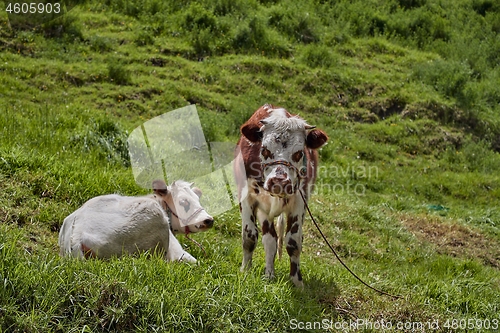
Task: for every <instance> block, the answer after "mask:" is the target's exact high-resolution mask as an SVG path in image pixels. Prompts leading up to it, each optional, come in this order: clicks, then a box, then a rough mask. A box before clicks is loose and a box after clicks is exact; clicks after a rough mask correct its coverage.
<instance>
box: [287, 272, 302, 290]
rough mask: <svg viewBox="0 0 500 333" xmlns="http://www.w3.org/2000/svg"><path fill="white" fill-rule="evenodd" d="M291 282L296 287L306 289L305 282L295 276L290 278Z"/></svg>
mask: <svg viewBox="0 0 500 333" xmlns="http://www.w3.org/2000/svg"><path fill="white" fill-rule="evenodd" d="M290 280H291V281H292V282H293V284H294V285H295V287H297V288H304V282H303V281H302V280H299V278H298V277H297V276H296V275H295V276H290Z"/></svg>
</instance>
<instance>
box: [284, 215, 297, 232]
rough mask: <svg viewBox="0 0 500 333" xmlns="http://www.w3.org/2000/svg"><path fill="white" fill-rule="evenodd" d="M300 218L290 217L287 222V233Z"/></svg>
mask: <svg viewBox="0 0 500 333" xmlns="http://www.w3.org/2000/svg"><path fill="white" fill-rule="evenodd" d="M298 219H299V217H298V216H297V215H295V216H289V217H288V218H287V220H286V232H289V231H290V229H292V225H293V224H294V223H295V222H297V221H298Z"/></svg>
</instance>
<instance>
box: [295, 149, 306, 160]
mask: <svg viewBox="0 0 500 333" xmlns="http://www.w3.org/2000/svg"><path fill="white" fill-rule="evenodd" d="M302 156H304V152H303V151H302V150H299V151H297V152H295V153H293V155H292V161H294V162H298V161H300V159H301V158H302Z"/></svg>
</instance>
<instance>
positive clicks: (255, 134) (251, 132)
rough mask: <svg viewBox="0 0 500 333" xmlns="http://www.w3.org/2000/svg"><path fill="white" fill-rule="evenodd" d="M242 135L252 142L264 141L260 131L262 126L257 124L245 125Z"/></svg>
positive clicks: (242, 127) (242, 128)
mask: <svg viewBox="0 0 500 333" xmlns="http://www.w3.org/2000/svg"><path fill="white" fill-rule="evenodd" d="M240 131H241V134H243V135H244V136H245V137H246V138H247V139H248V140H250V141H252V142H257V141H261V140H262V132H261V131H260V126H259V125H257V124H255V123H249V124H244V125H243V126H241V129H240Z"/></svg>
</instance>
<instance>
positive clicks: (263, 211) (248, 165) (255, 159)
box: [234, 104, 328, 287]
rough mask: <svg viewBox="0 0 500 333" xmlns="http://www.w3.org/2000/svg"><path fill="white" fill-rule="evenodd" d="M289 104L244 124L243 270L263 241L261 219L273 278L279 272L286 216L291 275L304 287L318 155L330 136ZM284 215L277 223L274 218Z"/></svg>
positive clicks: (239, 178) (238, 166)
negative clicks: (303, 256)
mask: <svg viewBox="0 0 500 333" xmlns="http://www.w3.org/2000/svg"><path fill="white" fill-rule="evenodd" d="M314 128H315V127H314V126H310V125H308V124H307V123H306V122H305V120H303V119H301V118H299V117H298V116H292V115H291V114H290V113H289V112H288V111H286V110H285V109H283V108H277V107H273V106H272V105H269V104H266V105H264V106H262V107H261V108H259V109H258V110H257V111H256V112H255V113H254V114H253V115H252V116H251V117H250V119H249V120H248V121H247V122H246V123H245V124H243V125H242V126H241V129H240V130H241V134H242V135H241V137H240V140H239V141H238V149H237V151H236V155H237V156H236V162H235V163H234V173H235V178H236V182H237V184H238V195H239V200H240V212H241V219H242V225H241V227H242V240H243V263H242V266H241V269H242V270H245V269H247V268H249V267H250V266H251V264H252V254H253V251H254V249H255V246H256V245H257V239H258V233H259V232H258V228H257V220H258V221H259V222H260V227H261V230H262V243H263V244H264V250H265V253H266V270H265V274H266V276H267V277H273V276H274V259H275V257H276V252H277V250H278V248H279V253H280V256H281V246H282V242H283V232H284V230H283V229H284V227H285V226H284V215H283V214H285V215H286V229H285V231H286V236H285V243H286V250H287V252H288V255H289V256H290V278H291V280H292V282H293V283H294V284H295V285H296V286H299V287H300V286H303V282H302V275H301V273H300V253H301V251H302V224H303V221H304V212H305V205H304V202H303V200H302V198H301V195H300V193H299V191H301V192H302V193H303V195H304V197H305V199H306V200H307V199H308V198H309V195H310V192H311V188H312V186H313V184H314V182H315V180H316V173H317V164H318V153H317V151H316V149H317V148H319V147H321V146H322V145H324V144H325V143H326V141H327V140H328V137H327V135H326V134H325V133H324V132H323V131H321V130H317V129H314ZM275 217H278V220H277V224H276V226H275V224H274V219H275Z"/></svg>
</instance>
